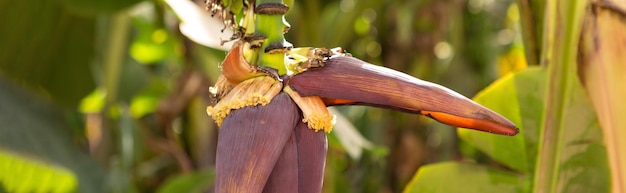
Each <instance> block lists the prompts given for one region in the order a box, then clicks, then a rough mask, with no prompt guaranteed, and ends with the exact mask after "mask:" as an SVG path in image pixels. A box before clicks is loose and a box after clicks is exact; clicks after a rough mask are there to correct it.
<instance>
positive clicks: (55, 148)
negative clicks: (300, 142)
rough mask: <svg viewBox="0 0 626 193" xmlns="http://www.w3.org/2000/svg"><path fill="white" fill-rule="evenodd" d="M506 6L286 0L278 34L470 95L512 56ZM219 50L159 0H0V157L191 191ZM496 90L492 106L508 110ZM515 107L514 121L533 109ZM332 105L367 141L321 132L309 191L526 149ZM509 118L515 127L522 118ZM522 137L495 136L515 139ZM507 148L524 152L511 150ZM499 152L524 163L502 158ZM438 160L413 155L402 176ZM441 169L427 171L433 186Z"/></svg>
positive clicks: (513, 22) (484, 1)
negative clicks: (183, 28) (319, 166)
mask: <svg viewBox="0 0 626 193" xmlns="http://www.w3.org/2000/svg"><path fill="white" fill-rule="evenodd" d="M196 3H197V4H199V5H201V4H202V2H200V1H196ZM515 10H516V7H514V6H512V1H511V0H467V1H463V0H460V1H430V0H418V1H402V0H398V1H356V0H340V1H328V0H324V1H296V2H295V4H294V6H293V7H292V8H291V9H290V11H289V13H288V14H287V18H286V19H287V21H288V22H289V23H291V26H292V28H291V30H290V31H289V33H287V34H286V39H287V40H288V41H289V42H291V43H293V44H294V45H296V46H298V47H301V46H316V47H338V46H339V47H343V48H344V49H345V50H347V51H348V52H350V53H351V54H352V55H353V56H355V57H358V58H361V59H363V60H366V61H369V62H371V63H374V64H378V65H384V66H387V67H390V68H393V69H396V70H399V71H403V72H406V73H408V74H411V75H413V76H416V77H418V78H421V79H425V80H429V81H432V82H435V83H439V84H441V85H443V86H446V87H449V88H451V89H453V90H455V91H458V92H460V93H462V94H464V95H465V96H473V95H474V94H475V93H477V92H478V91H479V90H481V89H482V88H485V87H486V86H487V85H489V84H490V83H491V82H493V81H494V80H496V79H497V78H498V77H499V76H502V75H504V74H506V73H508V72H510V71H515V70H520V69H523V68H525V67H526V62H525V61H526V60H525V55H524V54H522V53H521V52H522V51H521V47H522V46H521V39H522V38H521V36H520V29H519V24H518V23H519V20H520V17H519V16H518V15H517V14H518V13H517V12H515ZM222 27H223V26H216V28H215V30H221V29H222ZM224 55H225V51H222V50H216V49H212V48H207V47H204V46H202V45H199V44H196V43H194V42H192V41H190V40H189V39H187V38H185V37H184V36H182V35H181V33H180V31H179V29H178V20H177V17H176V15H175V14H174V12H172V11H171V10H170V8H169V7H168V6H167V5H166V4H165V3H164V2H163V1H160V0H151V1H150V0H146V1H140V0H131V1H127V0H113V1H97V0H89V1H78V0H55V1H46V0H36V1H10V0H0V89H2V90H0V96H1V97H0V120H2V121H1V122H0V123H1V125H0V155H6V156H8V157H7V158H6V159H3V160H4V161H3V160H2V159H0V168H1V166H2V164H5V163H7V161H6V160H9V159H10V160H13V161H15V160H23V159H26V160H25V161H24V164H26V163H29V161H32V160H38V162H37V163H40V164H41V165H35V166H28V167H38V168H40V169H41V171H42V173H45V172H54V171H58V170H57V166H58V167H61V168H64V169H63V170H62V171H64V172H71V174H70V173H62V174H63V176H75V178H77V179H78V181H77V183H78V187H77V188H76V189H75V191H76V192H154V191H157V190H159V191H163V192H171V191H173V192H176V190H181V189H179V188H189V189H186V190H191V189H193V188H204V187H205V186H201V185H202V184H205V183H206V182H207V181H210V180H211V179H212V177H211V173H210V172H207V171H210V169H211V168H212V167H213V166H214V160H215V157H214V151H215V143H216V133H217V127H216V126H215V125H214V124H213V122H212V121H210V120H209V117H208V116H206V115H205V113H204V108H205V107H206V106H207V105H209V104H210V103H211V102H212V101H210V99H209V97H208V91H207V89H208V87H209V86H210V85H212V83H213V82H214V81H215V79H216V78H217V76H218V74H219V67H218V65H219V63H220V61H221V60H222V59H223V57H224ZM533 64H534V63H533ZM15 85H17V86H15ZM523 89H533V88H527V87H524V88H523ZM535 91H536V90H531V91H530V92H531V93H534V94H538V93H537V92H535ZM416 97H419V96H416ZM501 102H502V101H501ZM503 102H504V104H497V105H496V106H498V105H499V106H505V105H507V106H508V104H509V103H507V101H503ZM535 102H537V101H535ZM518 105H519V107H520V108H521V109H522V110H521V111H522V114H521V116H522V117H526V115H528V114H533V113H534V111H536V110H537V109H532V108H534V107H536V106H535V105H534V104H531V105H529V106H525V104H518ZM526 108H531V109H526ZM511 109H514V108H511V107H509V108H504V109H502V111H504V112H506V111H509V110H511ZM337 110H338V111H339V112H341V113H342V115H344V116H345V117H347V118H349V119H350V120H351V122H352V123H353V124H354V125H355V126H356V128H358V129H359V132H360V133H361V134H362V135H363V136H364V137H365V138H366V139H368V140H370V141H371V142H373V143H374V146H375V147H374V148H370V149H367V150H365V151H364V153H363V154H362V156H361V157H360V158H357V157H350V156H349V154H348V153H347V152H346V150H345V149H344V148H343V147H342V146H341V143H340V142H339V141H338V140H339V138H337V137H336V136H334V134H330V135H331V137H330V138H329V152H328V160H327V167H326V173H325V182H324V191H325V192H399V191H402V190H404V187H405V186H406V184H408V183H409V181H410V180H411V179H412V178H413V176H414V174H416V171H417V170H418V168H420V167H421V166H423V165H425V164H430V163H436V162H442V161H454V160H467V159H473V158H476V157H478V158H477V160H478V161H483V159H486V160H491V159H490V158H488V156H493V158H492V159H493V160H495V161H497V162H502V164H505V166H507V167H508V168H512V169H515V170H517V171H527V170H529V168H532V160H533V158H532V155H534V154H535V152H534V151H535V150H534V149H532V148H523V147H521V146H515V148H517V149H515V151H512V152H508V153H509V154H506V155H504V152H501V151H506V150H507V147H500V148H503V149H498V150H490V151H486V152H485V154H486V155H482V154H481V153H480V151H478V149H480V150H481V151H484V148H481V147H480V146H478V145H476V144H471V142H468V141H463V142H460V141H459V139H458V137H457V134H456V132H455V130H454V128H452V127H449V126H445V125H442V124H439V123H436V122H433V121H431V120H430V119H426V118H423V117H419V116H417V115H409V114H404V113H400V112H392V111H389V110H381V109H374V108H366V107H339V108H337ZM509 118H512V119H513V120H514V121H516V122H518V123H519V121H522V125H524V128H525V129H527V130H530V129H531V128H532V126H531V125H533V124H537V123H536V122H528V120H527V119H521V118H519V117H509ZM535 121H536V120H535ZM471 135H473V134H463V133H462V134H461V136H462V137H463V138H465V137H467V138H470V136H471ZM534 137H536V136H532V135H529V136H527V135H526V134H525V135H524V136H519V137H516V138H506V139H505V140H509V139H510V140H512V142H510V143H515V144H516V145H521V143H523V142H522V141H524V140H525V142H526V143H524V144H525V145H529V144H531V143H529V142H528V141H529V140H531V141H532V140H536V139H534ZM522 138H526V139H522ZM528 138H530V139H528ZM465 140H467V139H465ZM476 143H483V142H476ZM494 143H495V142H494ZM459 144H463V145H462V146H461V149H462V150H463V153H461V151H460V150H459ZM530 146H532V144H531V145H530ZM5 150H6V151H5ZM7 152H9V153H7ZM467 152H474V153H475V154H476V155H478V156H473V155H470V154H468V153H467ZM498 152H499V153H498ZM515 152H517V153H520V154H522V155H523V154H524V153H525V154H526V158H520V159H516V157H511V156H515V155H517V153H515ZM492 154H502V155H501V158H499V156H498V155H492ZM511 154H515V155H511ZM18 155H19V156H18ZM21 155H28V156H26V157H20V156H21ZM31 159H32V160H31ZM512 159H514V160H516V161H518V162H519V161H520V160H521V161H523V163H524V164H522V165H507V164H509V162H511V161H510V160H512ZM493 160H491V161H493ZM526 161H528V162H526ZM12 163H13V162H12ZM516 163H517V162H516ZM520 163H521V162H520ZM459 165H461V166H460V167H465V166H467V167H469V168H470V170H469V173H468V171H461V172H460V173H454V171H452V173H451V174H450V175H456V174H458V176H465V177H468V178H474V177H476V175H478V173H476V172H474V171H475V170H479V171H487V173H488V174H489V175H491V174H492V173H493V172H494V171H495V173H496V174H495V175H504V176H505V177H503V179H502V181H504V182H506V183H507V184H509V185H510V184H512V183H515V182H517V181H516V180H517V179H516V178H515V177H513V176H512V174H510V172H501V171H499V170H495V169H493V168H491V166H489V165H487V166H484V165H476V164H459ZM454 167H457V165H453V164H449V163H445V164H441V165H434V166H429V167H428V170H425V171H421V172H420V173H419V174H418V176H420V175H424V174H425V173H427V172H429V170H430V171H432V170H437V168H440V170H444V172H447V171H450V170H451V168H452V169H453V168H454ZM2 172H3V173H4V172H5V171H2ZM457 172H458V171H457ZM481 175H482V173H481ZM179 176H183V177H179ZM2 177H5V178H6V177H9V175H6V173H5V174H4V175H2ZM486 178H488V176H487V177H485V176H482V177H476V180H477V181H485V180H487V179H486ZM70 179H71V177H67V178H64V177H60V178H55V179H50V180H58V181H60V182H67V181H71V180H70ZM447 179H448V178H447V177H446V176H440V178H436V179H435V181H439V183H438V184H436V186H445V184H446V183H445V182H442V181H441V180H447ZM7 183H9V182H8V181H0V187H2V188H4V189H7V188H8V189H7V190H11V189H10V188H12V187H13V186H12V185H7ZM467 183H470V182H467ZM477 183H478V182H477ZM50 184H52V185H54V184H55V183H52V182H51V183H50ZM64 184H65V185H64ZM66 184H67V183H58V186H54V187H53V186H50V191H46V192H54V190H59V191H57V192H65V190H67V189H55V188H65V187H66ZM198 184H201V185H200V186H199V185H198ZM507 187H509V186H508V185H507ZM69 188H70V189H71V187H69ZM194 190H195V189H194Z"/></svg>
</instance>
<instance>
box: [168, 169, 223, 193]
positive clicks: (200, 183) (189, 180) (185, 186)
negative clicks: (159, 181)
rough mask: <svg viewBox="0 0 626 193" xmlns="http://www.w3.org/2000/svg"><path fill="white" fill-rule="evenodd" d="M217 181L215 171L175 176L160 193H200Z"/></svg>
mask: <svg viewBox="0 0 626 193" xmlns="http://www.w3.org/2000/svg"><path fill="white" fill-rule="evenodd" d="M214 180H215V171H213V170H201V171H196V172H193V173H190V174H183V175H179V176H174V177H172V178H170V179H168V180H167V181H166V182H165V183H164V184H163V186H161V187H160V188H159V190H158V191H157V192H158V193H178V192H189V193H200V192H205V191H206V190H207V189H208V188H209V187H211V186H212V185H213V183H214Z"/></svg>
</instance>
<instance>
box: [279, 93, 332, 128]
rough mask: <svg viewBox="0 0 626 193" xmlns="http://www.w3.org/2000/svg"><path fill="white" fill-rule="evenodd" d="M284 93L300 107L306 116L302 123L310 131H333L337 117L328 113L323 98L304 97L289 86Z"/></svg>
mask: <svg viewBox="0 0 626 193" xmlns="http://www.w3.org/2000/svg"><path fill="white" fill-rule="evenodd" d="M283 91H285V92H286V93H287V94H289V96H290V97H291V99H293V101H294V102H295V103H296V104H297V105H298V107H300V110H302V113H303V114H304V119H302V122H305V123H307V126H308V127H309V129H312V130H314V131H316V132H317V131H320V130H323V131H324V132H326V133H330V131H332V129H333V126H334V125H335V116H334V115H332V114H330V113H329V112H328V109H327V108H326V105H324V101H322V98H320V97H319V96H307V97H302V96H300V94H298V93H297V92H296V91H294V90H293V89H291V88H290V87H289V86H286V87H285V88H284V89H283Z"/></svg>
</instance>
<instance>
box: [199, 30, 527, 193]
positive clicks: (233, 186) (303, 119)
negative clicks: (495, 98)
mask: <svg viewBox="0 0 626 193" xmlns="http://www.w3.org/2000/svg"><path fill="white" fill-rule="evenodd" d="M250 47H251V44H250V43H248V42H246V41H243V40H239V41H237V42H235V43H234V45H233V46H232V48H231V50H230V51H229V53H228V54H227V56H226V58H225V60H224V61H223V63H222V64H221V68H222V75H221V76H220V78H219V80H218V81H217V83H216V85H215V86H214V87H212V88H211V90H210V91H211V93H212V94H213V95H214V96H215V97H216V98H218V99H219V102H218V103H216V104H215V105H213V106H209V107H208V108H207V113H208V114H209V116H210V117H211V118H213V119H214V120H215V122H216V123H217V124H218V125H219V126H220V130H219V135H218V145H217V160H216V183H215V187H216V192H321V188H322V181H323V172H324V165H325V159H326V151H327V140H326V133H327V132H331V130H332V128H333V124H334V116H333V115H331V114H330V113H329V112H328V109H327V106H335V105H367V106H373V107H381V108H389V109H394V110H399V111H404V112H408V113H414V114H419V115H424V116H427V117H430V118H432V119H434V120H437V121H439V122H441V123H444V124H448V125H452V126H456V127H462V128H468V129H475V130H480V131H485V132H490V133H495V134H502V135H515V134H517V133H518V131H519V130H518V129H517V127H516V126H515V125H514V124H513V123H511V121H509V120H507V119H506V118H504V117H502V116H501V115H499V114H497V113H495V112H493V111H491V110H489V109H487V108H485V107H483V106H481V105H479V104H477V103H475V102H473V101H472V100H470V99H468V98H466V97H464V96H462V95H460V94H458V93H456V92H454V91H452V90H450V89H448V88H445V87H443V86H440V85H437V84H434V83H430V82H426V81H423V80H420V79H417V78H414V77H412V76H409V75H407V74H404V73H402V72H398V71H395V70H392V69H389V68H385V67H381V66H376V65H373V64H369V63H367V62H364V61H361V60H359V59H357V58H354V57H351V56H349V55H348V54H344V53H341V52H340V51H337V50H331V49H325V48H301V49H290V50H289V51H287V57H286V58H287V59H286V66H287V68H288V69H289V70H290V73H287V74H284V75H279V74H278V73H277V71H276V70H275V69H272V68H269V67H260V66H257V65H251V64H249V63H248V62H247V60H246V51H247V50H249V49H250Z"/></svg>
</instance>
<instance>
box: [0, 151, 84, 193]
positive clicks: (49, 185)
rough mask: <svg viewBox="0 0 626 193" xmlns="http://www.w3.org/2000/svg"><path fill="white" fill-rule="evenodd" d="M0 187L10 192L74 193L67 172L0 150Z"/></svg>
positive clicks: (74, 183)
mask: <svg viewBox="0 0 626 193" xmlns="http://www.w3.org/2000/svg"><path fill="white" fill-rule="evenodd" d="M0 171H2V172H1V173H0V185H1V186H5V187H6V189H7V190H8V191H10V192H75V191H76V188H77V183H78V179H76V176H75V175H74V174H73V173H72V172H71V171H69V170H67V169H66V168H63V167H59V166H55V165H52V164H50V163H46V162H42V161H39V160H34V159H31V158H28V157H26V156H21V155H17V154H14V153H12V152H7V151H4V150H2V149H0Z"/></svg>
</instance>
